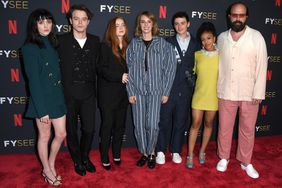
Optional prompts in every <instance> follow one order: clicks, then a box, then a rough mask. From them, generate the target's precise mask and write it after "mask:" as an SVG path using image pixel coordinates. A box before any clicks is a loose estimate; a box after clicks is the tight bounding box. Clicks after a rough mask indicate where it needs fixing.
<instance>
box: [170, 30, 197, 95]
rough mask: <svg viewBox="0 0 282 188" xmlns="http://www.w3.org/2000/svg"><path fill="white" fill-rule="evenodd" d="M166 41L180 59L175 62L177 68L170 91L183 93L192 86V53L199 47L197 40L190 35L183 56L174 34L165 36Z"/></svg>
mask: <svg viewBox="0 0 282 188" xmlns="http://www.w3.org/2000/svg"><path fill="white" fill-rule="evenodd" d="M190 36H191V35H190ZM167 41H168V42H169V43H171V44H172V45H173V46H174V48H175V49H176V50H177V52H178V54H179V57H180V61H179V60H178V62H177V70H176V75H175V79H174V82H173V86H172V89H171V92H176V93H178V92H181V93H185V91H190V90H188V89H187V88H188V87H193V86H194V75H193V68H194V62H195V55H194V54H195V52H196V51H198V50H199V49H200V45H199V43H198V42H197V40H196V39H195V38H194V37H193V36H191V39H190V43H189V45H188V48H187V50H186V53H185V56H183V55H182V52H181V49H180V46H179V44H178V42H177V39H176V36H172V37H169V38H167Z"/></svg>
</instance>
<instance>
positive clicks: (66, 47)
mask: <svg viewBox="0 0 282 188" xmlns="http://www.w3.org/2000/svg"><path fill="white" fill-rule="evenodd" d="M58 39H59V48H58V52H59V56H60V65H61V73H62V83H63V86H64V93H65V97H66V99H67V100H68V99H69V98H75V99H86V98H88V97H90V96H92V95H96V72H97V71H96V69H97V63H98V61H99V54H100V41H99V38H98V37H97V36H94V35H91V34H88V33H87V40H86V42H85V44H84V46H83V49H87V50H90V53H88V56H89V57H87V58H89V60H90V62H91V63H92V71H93V74H94V80H93V83H87V84H73V78H72V74H73V63H74V55H73V54H74V53H75V46H74V44H75V42H77V41H76V40H75V38H74V36H73V33H72V32H70V33H67V34H63V35H61V36H59V37H58Z"/></svg>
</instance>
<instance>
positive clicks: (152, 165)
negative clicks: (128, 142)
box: [147, 155, 156, 169]
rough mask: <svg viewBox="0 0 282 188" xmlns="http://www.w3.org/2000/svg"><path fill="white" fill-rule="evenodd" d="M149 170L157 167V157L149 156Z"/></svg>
mask: <svg viewBox="0 0 282 188" xmlns="http://www.w3.org/2000/svg"><path fill="white" fill-rule="evenodd" d="M147 165H148V168H150V169H153V168H155V166H156V156H155V155H149V156H148V164H147Z"/></svg>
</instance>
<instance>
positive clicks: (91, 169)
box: [82, 160, 96, 173]
mask: <svg viewBox="0 0 282 188" xmlns="http://www.w3.org/2000/svg"><path fill="white" fill-rule="evenodd" d="M82 164H83V166H84V167H85V169H86V170H87V171H88V172H92V173H93V172H96V167H95V166H94V165H93V163H92V162H91V161H90V160H86V161H82Z"/></svg>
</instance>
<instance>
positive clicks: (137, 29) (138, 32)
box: [135, 11, 159, 37]
mask: <svg viewBox="0 0 282 188" xmlns="http://www.w3.org/2000/svg"><path fill="white" fill-rule="evenodd" d="M142 16H146V17H148V18H149V19H150V20H151V21H152V22H153V28H152V35H153V36H156V35H158V34H159V27H158V23H157V20H156V17H155V16H154V14H153V13H151V12H148V11H144V12H141V13H140V14H139V15H138V17H137V19H136V27H135V36H136V37H140V36H142V30H141V25H140V22H141V17H142Z"/></svg>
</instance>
